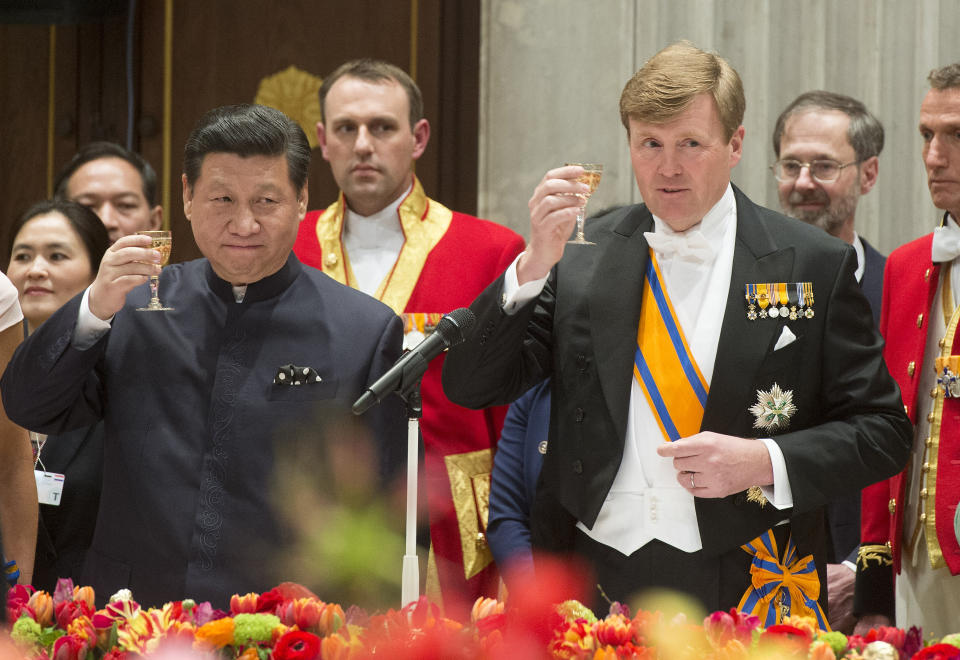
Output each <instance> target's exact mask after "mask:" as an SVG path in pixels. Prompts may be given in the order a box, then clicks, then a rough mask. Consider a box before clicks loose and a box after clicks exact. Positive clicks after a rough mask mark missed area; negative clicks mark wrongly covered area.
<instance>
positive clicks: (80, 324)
mask: <svg viewBox="0 0 960 660" xmlns="http://www.w3.org/2000/svg"><path fill="white" fill-rule="evenodd" d="M112 320H113V317H112V316H111V317H110V318H109V319H108V320H106V321H104V320H103V319H99V318H97V317H96V316H94V314H93V312H91V311H90V287H87V290H86V291H84V292H83V299H81V300H80V311H79V313H78V314H77V327H76V328H74V330H73V347H74V348H76V349H77V350H78V351H85V350H87V349H88V348H90V347H91V346H93V345H94V344H96V343H97V342H98V341H100V338H101V337H103V336H104V335H105V334H107V332H109V330H110V321H112Z"/></svg>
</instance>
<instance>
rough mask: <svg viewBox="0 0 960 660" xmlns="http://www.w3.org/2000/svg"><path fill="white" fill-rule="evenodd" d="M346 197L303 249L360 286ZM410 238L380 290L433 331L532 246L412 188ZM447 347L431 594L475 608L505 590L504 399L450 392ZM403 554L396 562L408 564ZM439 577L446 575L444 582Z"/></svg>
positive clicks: (433, 427)
mask: <svg viewBox="0 0 960 660" xmlns="http://www.w3.org/2000/svg"><path fill="white" fill-rule="evenodd" d="M343 210H344V197H343V194H342V193H341V195H340V197H339V199H338V200H337V201H336V202H335V203H334V204H332V205H331V206H330V207H329V208H327V209H326V210H325V211H322V212H319V211H314V212H310V213H308V214H307V216H306V217H305V218H304V219H303V222H301V223H300V231H299V235H298V236H297V241H296V244H295V245H294V247H293V250H294V252H295V253H296V255H297V256H298V257H299V258H300V260H301V261H302V262H303V263H305V264H308V265H311V266H315V267H317V268H320V269H322V270H323V271H324V272H325V273H327V274H328V275H330V276H331V277H333V278H334V279H336V280H338V281H340V282H342V283H344V284H347V285H350V286H354V287H356V278H355V277H354V276H353V273H352V271H351V268H350V259H349V255H348V254H347V253H346V250H345V247H344V245H343V242H342V240H341V238H342V232H343ZM398 214H399V221H400V223H401V226H402V227H403V231H404V239H405V240H404V245H403V247H402V249H401V251H400V255H399V256H398V258H397V261H396V263H395V264H394V266H393V269H392V270H391V272H390V274H389V275H388V276H387V278H386V280H385V281H384V283H383V284H382V285H381V286H380V288H379V290H378V291H377V293H376V297H377V298H378V299H380V300H382V301H383V302H384V303H386V304H387V305H389V306H390V307H392V308H393V310H394V311H395V312H397V313H398V314H401V315H402V316H403V317H404V322H405V325H406V331H407V332H410V331H420V332H423V331H424V330H426V331H427V332H429V331H430V329H431V328H430V326H431V325H433V324H436V322H437V321H438V320H439V319H440V317H441V316H442V315H443V314H446V313H448V312H450V311H452V310H454V309H457V308H458V307H465V306H467V305H469V304H470V303H471V302H472V301H473V299H474V298H475V297H476V296H477V295H478V294H479V293H480V292H481V291H483V289H484V288H486V287H487V285H489V284H490V283H491V282H492V281H494V280H495V279H497V277H498V276H499V275H500V274H501V273H502V272H503V271H504V270H505V269H506V268H507V266H509V265H510V264H511V263H512V262H513V260H514V259H515V258H516V256H517V255H518V254H520V252H522V251H523V248H524V240H523V238H522V237H521V236H520V235H519V234H517V233H516V232H514V231H513V230H511V229H508V228H507V227H504V226H502V225H498V224H496V223H493V222H489V221H486V220H481V219H479V218H475V217H473V216H470V215H466V214H463V213H457V212H456V211H450V210H449V209H447V208H445V207H444V206H443V205H441V204H439V203H437V202H436V201H434V200H432V199H429V198H428V197H427V196H426V195H425V194H424V192H423V188H422V187H421V185H420V182H419V181H417V180H416V179H414V186H413V190H412V191H411V192H410V194H409V195H408V196H407V197H406V199H404V201H403V202H402V203H401V204H400V208H399V211H398ZM443 359H444V356H442V355H441V356H440V357H439V358H437V359H436V360H434V361H433V362H432V363H431V365H430V367H429V368H428V369H427V372H426V374H425V375H424V377H423V382H422V385H421V390H420V391H421V395H422V397H423V418H422V419H421V420H420V428H421V433H422V435H423V443H424V453H425V466H424V472H425V474H424V481H425V487H426V489H427V507H428V511H429V515H430V535H431V542H432V550H433V555H434V557H433V558H434V559H435V562H436V569H437V573H436V574H434V573H433V570H432V568H433V567H432V565H431V566H429V567H428V575H427V590H428V594H430V595H431V596H433V597H436V596H437V594H436V587H439V590H440V592H441V594H442V596H443V600H444V605H445V607H446V609H447V613H448V614H450V613H453V614H456V613H457V612H458V611H460V610H461V609H462V608H466V609H464V610H463V611H460V613H461V614H464V613H466V612H469V607H470V606H471V605H472V604H473V601H474V600H475V599H476V598H477V597H478V596H481V595H484V596H493V595H496V590H497V584H498V579H497V578H498V576H497V573H496V571H495V570H494V566H493V564H492V555H491V554H490V550H489V548H488V547H487V545H486V542H485V539H484V537H483V536H482V534H483V532H484V531H485V527H486V518H487V502H488V499H487V498H488V494H489V484H490V470H491V467H492V454H493V450H494V448H495V446H496V442H497V439H498V438H499V437H500V428H501V426H502V425H503V417H504V415H505V414H506V408H505V407H497V408H489V409H487V410H469V409H467V408H463V407H461V406H458V405H456V404H454V403H452V402H451V401H450V400H449V399H447V397H446V396H445V395H444V393H443V388H442V385H441V383H440V372H441V368H442V366H443ZM399 565H400V564H399V561H398V563H397V566H398V570H399ZM436 580H439V584H436Z"/></svg>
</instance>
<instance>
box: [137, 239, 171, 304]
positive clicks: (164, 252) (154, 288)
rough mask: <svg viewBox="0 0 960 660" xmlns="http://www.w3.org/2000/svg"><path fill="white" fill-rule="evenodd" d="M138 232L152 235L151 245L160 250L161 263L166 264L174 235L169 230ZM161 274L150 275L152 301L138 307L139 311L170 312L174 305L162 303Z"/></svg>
mask: <svg viewBox="0 0 960 660" xmlns="http://www.w3.org/2000/svg"><path fill="white" fill-rule="evenodd" d="M137 233H138V234H142V235H143V236H149V237H150V247H151V248H152V249H154V250H157V251H159V252H160V265H161V266H166V265H167V262H168V261H170V249H171V248H172V247H173V235H172V234H171V232H170V231H168V230H159V231H138V232H137ZM159 288H160V276H159V275H151V276H150V303H149V304H148V305H147V306H146V307H137V311H138V312H168V311H172V310H173V307H166V306H164V305H162V304H161V303H160V296H159Z"/></svg>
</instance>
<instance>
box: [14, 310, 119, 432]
mask: <svg viewBox="0 0 960 660" xmlns="http://www.w3.org/2000/svg"><path fill="white" fill-rule="evenodd" d="M82 295H83V294H82V293H81V294H77V296H75V297H74V298H73V299H72V300H70V301H69V302H68V303H66V304H65V305H64V306H63V307H61V308H60V309H59V310H57V312H55V313H54V314H53V316H51V317H50V318H49V319H47V320H46V321H45V322H44V323H43V324H42V325H40V327H39V328H37V330H36V331H35V332H34V333H33V334H32V335H30V337H29V338H27V339H26V340H25V341H24V342H23V343H22V344H20V347H19V348H18V349H17V352H16V353H15V354H14V356H13V358H12V359H11V360H10V364H9V365H7V369H6V371H5V372H4V374H3V379H2V380H0V390H2V396H3V406H4V409H5V410H6V411H7V415H8V416H9V417H10V419H11V420H13V421H14V422H16V423H17V424H19V425H20V426H23V427H24V428H28V429H30V430H32V431H37V432H39V433H47V434H56V433H62V432H64V431H69V430H72V429H76V428H80V427H83V426H88V425H91V424H94V423H95V422H97V421H98V420H99V419H100V418H101V416H102V414H103V391H102V387H101V383H100V376H99V373H98V370H99V365H100V361H101V358H102V357H103V355H104V351H105V350H106V346H107V338H108V336H109V332H108V333H107V334H106V335H105V336H104V337H101V338H100V340H99V341H98V342H97V343H96V344H94V345H93V346H91V347H90V348H88V349H86V350H82V351H81V350H77V348H76V347H74V346H73V343H72V341H73V331H74V328H75V327H76V324H77V315H78V313H79V309H80V301H81V298H82Z"/></svg>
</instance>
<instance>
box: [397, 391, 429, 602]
mask: <svg viewBox="0 0 960 660" xmlns="http://www.w3.org/2000/svg"><path fill="white" fill-rule="evenodd" d="M397 395H398V396H399V397H400V398H401V399H403V402H404V404H406V408H407V522H406V548H405V551H404V555H403V572H402V574H401V578H400V584H401V589H400V604H401V607H404V606H406V605H409V604H410V603H415V602H416V601H417V600H419V598H420V561H419V559H418V558H417V464H418V462H419V454H420V418H421V417H422V416H423V400H422V399H421V398H420V379H419V378H418V379H417V380H416V382H414V383H413V384H412V385H411V386H409V387H407V388H405V389H403V390H401V391H398V392H397Z"/></svg>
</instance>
